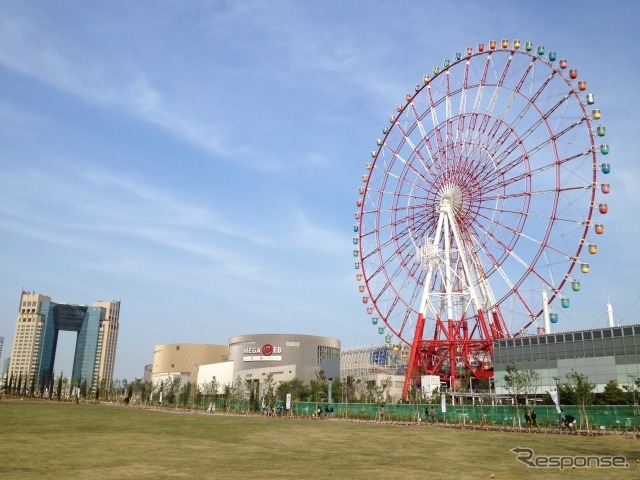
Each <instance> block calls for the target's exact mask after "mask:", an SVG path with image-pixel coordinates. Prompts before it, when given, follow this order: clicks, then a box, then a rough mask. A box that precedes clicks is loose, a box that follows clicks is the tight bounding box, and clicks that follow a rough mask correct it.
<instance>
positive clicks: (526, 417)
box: [524, 410, 531, 426]
mask: <svg viewBox="0 0 640 480" xmlns="http://www.w3.org/2000/svg"><path fill="white" fill-rule="evenodd" d="M524 423H525V425H527V426H531V411H529V410H527V411H526V412H525V414H524Z"/></svg>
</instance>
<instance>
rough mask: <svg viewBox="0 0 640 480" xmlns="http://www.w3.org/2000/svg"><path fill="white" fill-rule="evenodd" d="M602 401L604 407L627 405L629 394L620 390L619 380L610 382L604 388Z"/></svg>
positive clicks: (601, 396)
mask: <svg viewBox="0 0 640 480" xmlns="http://www.w3.org/2000/svg"><path fill="white" fill-rule="evenodd" d="M600 400H601V401H602V403H603V404H604V405H626V404H627V393H626V392H625V391H624V390H622V388H620V384H619V383H618V381H617V380H615V379H614V380H609V382H608V383H607V384H606V385H605V386H604V390H603V391H602V394H601V395H600Z"/></svg>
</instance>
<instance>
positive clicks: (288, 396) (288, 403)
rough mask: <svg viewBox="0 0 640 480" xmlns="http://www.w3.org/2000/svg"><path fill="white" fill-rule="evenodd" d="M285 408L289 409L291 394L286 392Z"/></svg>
mask: <svg viewBox="0 0 640 480" xmlns="http://www.w3.org/2000/svg"><path fill="white" fill-rule="evenodd" d="M287 410H291V394H290V393H287Z"/></svg>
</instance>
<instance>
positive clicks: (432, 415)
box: [429, 407, 436, 424]
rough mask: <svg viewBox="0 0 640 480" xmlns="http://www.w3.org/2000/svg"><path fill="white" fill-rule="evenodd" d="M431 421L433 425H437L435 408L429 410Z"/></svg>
mask: <svg viewBox="0 0 640 480" xmlns="http://www.w3.org/2000/svg"><path fill="white" fill-rule="evenodd" d="M429 421H430V422H431V423H432V424H434V423H436V411H435V409H434V408H433V407H431V408H430V409H429Z"/></svg>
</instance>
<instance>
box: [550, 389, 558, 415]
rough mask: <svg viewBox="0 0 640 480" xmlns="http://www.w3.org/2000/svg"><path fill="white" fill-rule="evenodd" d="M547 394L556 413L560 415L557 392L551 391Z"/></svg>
mask: <svg viewBox="0 0 640 480" xmlns="http://www.w3.org/2000/svg"><path fill="white" fill-rule="evenodd" d="M548 393H549V395H550V396H551V400H553V403H555V404H556V411H557V412H558V414H559V413H560V401H559V399H558V391H557V390H553V391H551V392H548Z"/></svg>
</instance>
